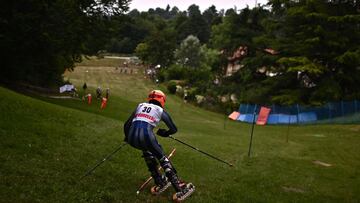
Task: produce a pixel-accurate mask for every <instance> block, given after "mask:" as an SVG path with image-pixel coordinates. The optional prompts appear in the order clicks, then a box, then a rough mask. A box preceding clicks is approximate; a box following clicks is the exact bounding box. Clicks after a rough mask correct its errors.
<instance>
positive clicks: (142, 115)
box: [132, 103, 164, 127]
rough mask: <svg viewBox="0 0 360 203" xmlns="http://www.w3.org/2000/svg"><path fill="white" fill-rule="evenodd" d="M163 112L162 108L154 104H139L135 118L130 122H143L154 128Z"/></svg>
mask: <svg viewBox="0 0 360 203" xmlns="http://www.w3.org/2000/svg"><path fill="white" fill-rule="evenodd" d="M163 111H164V110H163V108H161V107H160V106H157V105H155V104H149V103H141V104H139V105H138V107H137V109H136V112H135V117H134V119H133V120H132V122H134V121H145V122H147V123H149V124H150V125H152V126H154V127H156V126H157V125H158V124H159V122H160V120H161V115H162V113H163Z"/></svg>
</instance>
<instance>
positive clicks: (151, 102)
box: [124, 90, 195, 201]
mask: <svg viewBox="0 0 360 203" xmlns="http://www.w3.org/2000/svg"><path fill="white" fill-rule="evenodd" d="M147 100H148V102H144V103H140V104H139V105H138V106H137V108H136V109H135V111H134V112H133V113H132V114H131V116H130V117H129V118H128V120H127V121H126V122H125V124H124V133H125V141H126V142H127V143H129V144H130V145H131V146H132V147H134V148H137V149H139V150H141V151H142V153H143V157H144V159H145V162H146V165H147V167H148V170H149V172H150V173H151V176H152V177H153V179H154V181H155V186H153V187H151V190H150V191H151V193H152V194H154V195H159V194H160V193H162V192H164V191H165V190H166V189H167V188H168V187H170V185H172V186H173V187H174V189H175V191H176V193H175V194H174V195H173V200H174V201H182V200H184V199H185V198H187V197H188V196H190V195H191V194H192V193H193V192H194V191H195V186H194V185H193V184H192V183H185V182H183V181H180V179H179V177H178V175H177V172H176V170H175V168H174V166H173V164H172V163H171V162H170V160H169V159H168V157H167V156H166V155H165V153H164V150H163V149H162V147H161V145H160V144H159V143H158V141H157V139H156V137H155V134H154V132H153V129H154V128H155V127H156V126H157V125H158V124H159V123H160V121H163V122H164V123H165V124H166V126H167V127H168V128H169V129H168V130H166V129H159V130H158V131H157V132H156V134H157V135H159V136H162V137H168V136H170V135H172V134H175V133H176V132H177V128H176V126H175V124H174V123H173V121H172V119H171V117H170V115H169V114H168V113H167V112H166V111H165V110H164V105H165V100H166V95H165V94H164V93H163V92H162V91H160V90H153V91H151V92H150V93H149V95H148V99H147ZM158 162H159V163H160V166H161V167H162V169H163V170H164V172H165V176H162V175H161V174H160V172H159V170H158Z"/></svg>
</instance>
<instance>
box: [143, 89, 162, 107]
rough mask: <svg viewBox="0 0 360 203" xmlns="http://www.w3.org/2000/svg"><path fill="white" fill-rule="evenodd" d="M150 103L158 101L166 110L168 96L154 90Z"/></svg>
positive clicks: (150, 95) (149, 99) (149, 97)
mask: <svg viewBox="0 0 360 203" xmlns="http://www.w3.org/2000/svg"><path fill="white" fill-rule="evenodd" d="M147 99H148V101H151V100H155V101H158V102H159V103H160V105H161V107H162V108H164V105H165V101H166V95H165V94H164V92H162V91H161V90H152V91H151V92H150V93H149V96H148V98H147Z"/></svg>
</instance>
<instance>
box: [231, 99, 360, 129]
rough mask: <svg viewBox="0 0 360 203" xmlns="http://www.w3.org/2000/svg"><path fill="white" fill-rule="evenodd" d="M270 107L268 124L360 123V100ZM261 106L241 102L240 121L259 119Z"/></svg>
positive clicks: (250, 121)
mask: <svg viewBox="0 0 360 203" xmlns="http://www.w3.org/2000/svg"><path fill="white" fill-rule="evenodd" d="M264 107H267V108H270V109H271V111H270V115H269V117H268V120H267V123H268V124H307V123H310V124H311V123H360V102H359V101H357V100H354V101H341V102H330V103H327V104H325V105H323V106H302V105H292V106H280V105H270V106H267V105H264ZM260 108H261V106H260V105H256V104H240V107H239V112H240V116H239V117H238V118H237V120H238V121H242V122H248V123H252V122H253V121H254V115H255V121H256V119H257V116H258V114H259V111H260Z"/></svg>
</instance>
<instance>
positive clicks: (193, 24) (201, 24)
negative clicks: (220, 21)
mask: <svg viewBox="0 0 360 203" xmlns="http://www.w3.org/2000/svg"><path fill="white" fill-rule="evenodd" d="M181 19H182V20H183V21H182V22H181V24H178V25H177V26H176V31H177V33H178V36H179V39H180V40H184V39H185V38H186V37H187V36H189V35H194V36H196V37H197V38H198V39H199V40H200V42H201V43H206V42H207V41H208V40H209V37H210V28H209V26H208V24H207V22H206V21H205V19H204V17H203V16H202V15H201V12H200V9H199V6H197V5H195V4H193V5H191V6H189V8H188V12H187V18H186V20H184V18H181Z"/></svg>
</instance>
